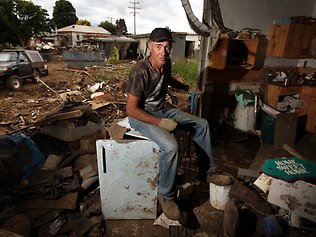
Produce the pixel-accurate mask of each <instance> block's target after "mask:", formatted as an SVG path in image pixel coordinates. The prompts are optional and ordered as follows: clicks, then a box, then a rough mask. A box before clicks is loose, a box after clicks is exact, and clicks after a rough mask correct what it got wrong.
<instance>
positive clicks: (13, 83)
mask: <svg viewBox="0 0 316 237" xmlns="http://www.w3.org/2000/svg"><path fill="white" fill-rule="evenodd" d="M7 87H8V88H10V89H11V90H13V91H17V90H20V89H21V88H22V80H21V78H20V77H19V76H17V75H12V76H10V77H9V78H8V79H7Z"/></svg>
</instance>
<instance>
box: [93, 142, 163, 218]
mask: <svg viewBox="0 0 316 237" xmlns="http://www.w3.org/2000/svg"><path fill="white" fill-rule="evenodd" d="M96 146H97V159H98V172H99V181H100V196H101V207H102V212H103V215H104V218H105V219H156V217H157V216H156V213H157V199H156V194H157V183H158V160H159V147H158V146H157V144H156V143H154V142H152V141H149V140H127V139H124V140H97V142H96Z"/></svg>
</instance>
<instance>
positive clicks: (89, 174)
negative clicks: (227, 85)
mask: <svg viewBox="0 0 316 237" xmlns="http://www.w3.org/2000/svg"><path fill="white" fill-rule="evenodd" d="M132 64H133V62H132ZM130 66H131V64H130V63H128V64H125V65H111V66H106V67H105V66H104V67H102V68H101V69H100V67H90V68H85V69H69V68H63V69H60V70H62V71H66V72H68V73H72V74H73V77H75V78H76V82H77V83H76V84H70V83H69V86H71V87H68V88H65V85H63V84H62V83H56V84H52V83H45V82H44V81H42V84H43V85H45V88H46V89H45V90H46V91H45V94H44V96H46V98H45V99H44V98H43V99H42V100H40V102H42V101H46V102H47V103H46V104H45V103H36V106H35V108H36V111H37V112H36V113H35V112H34V113H27V112H25V113H23V112H21V108H22V107H23V106H24V105H22V104H21V107H20V106H19V115H20V116H15V117H14V116H12V120H11V121H3V122H2V124H1V126H3V127H6V128H7V129H6V130H7V134H6V135H4V136H0V182H1V185H0V206H1V215H0V223H1V228H0V235H1V234H12V235H14V236H39V237H40V236H57V235H63V236H67V235H75V236H101V235H102V234H103V233H104V231H105V226H104V221H103V220H102V214H101V202H100V190H99V179H98V167H97V157H96V141H97V140H99V139H107V138H109V135H108V132H107V129H108V128H109V127H110V124H112V123H113V121H116V120H118V119H122V118H125V117H126V113H125V101H126V97H127V95H126V93H125V86H126V81H127V77H128V74H126V73H122V72H120V71H119V69H120V70H121V71H124V70H126V68H127V67H130ZM94 70H98V71H100V72H101V73H100V74H98V75H97V76H96V77H94V78H92V76H91V72H93V71H94ZM111 71H112V72H113V71H115V72H117V71H118V72H117V73H116V74H115V75H116V77H112V78H108V79H107V80H102V79H103V74H102V72H103V73H104V72H111ZM12 98H13V97H12ZM48 98H49V99H48ZM166 103H169V104H171V105H173V106H174V107H179V108H184V109H188V107H189V100H188V96H187V95H186V94H185V93H184V92H183V93H182V94H181V93H180V92H179V91H176V90H171V91H170V93H169V97H168V98H167V101H166ZM41 106H42V107H41ZM29 109H30V108H29ZM43 111H44V113H43ZM41 113H43V114H41ZM22 115H23V117H22ZM15 120H17V121H15Z"/></svg>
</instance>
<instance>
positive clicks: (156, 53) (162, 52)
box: [148, 41, 172, 66]
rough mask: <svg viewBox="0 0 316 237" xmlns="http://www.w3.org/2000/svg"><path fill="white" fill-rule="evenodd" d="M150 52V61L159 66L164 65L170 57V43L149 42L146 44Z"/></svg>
mask: <svg viewBox="0 0 316 237" xmlns="http://www.w3.org/2000/svg"><path fill="white" fill-rule="evenodd" d="M148 47H149V50H150V57H151V59H152V60H153V61H154V62H155V63H156V64H157V65H159V66H162V65H164V64H165V63H166V61H167V59H168V58H169V56H170V52H171V48H172V43H171V42H170V41H164V42H149V44H148Z"/></svg>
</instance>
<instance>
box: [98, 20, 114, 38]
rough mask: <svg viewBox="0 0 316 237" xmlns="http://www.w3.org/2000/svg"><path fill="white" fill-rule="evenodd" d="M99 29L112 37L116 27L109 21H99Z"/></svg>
mask: <svg viewBox="0 0 316 237" xmlns="http://www.w3.org/2000/svg"><path fill="white" fill-rule="evenodd" d="M99 26H100V27H102V28H103V29H106V30H107V31H109V32H110V33H111V34H112V35H116V26H115V25H113V24H112V23H111V22H109V21H101V23H100V24H99Z"/></svg>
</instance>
